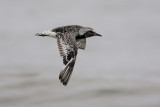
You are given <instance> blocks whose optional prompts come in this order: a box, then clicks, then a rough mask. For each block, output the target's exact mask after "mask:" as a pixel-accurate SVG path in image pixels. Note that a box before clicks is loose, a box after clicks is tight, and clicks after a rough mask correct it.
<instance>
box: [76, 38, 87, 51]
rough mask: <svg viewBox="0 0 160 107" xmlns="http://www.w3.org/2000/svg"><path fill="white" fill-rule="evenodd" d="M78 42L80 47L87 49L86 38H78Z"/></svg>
mask: <svg viewBox="0 0 160 107" xmlns="http://www.w3.org/2000/svg"><path fill="white" fill-rule="evenodd" d="M76 42H77V47H78V48H79V49H83V50H85V48H86V39H78V40H76Z"/></svg>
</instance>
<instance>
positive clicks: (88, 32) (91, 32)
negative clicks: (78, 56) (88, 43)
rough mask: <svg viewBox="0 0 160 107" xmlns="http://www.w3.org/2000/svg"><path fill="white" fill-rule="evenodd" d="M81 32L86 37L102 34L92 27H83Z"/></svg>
mask: <svg viewBox="0 0 160 107" xmlns="http://www.w3.org/2000/svg"><path fill="white" fill-rule="evenodd" d="M79 34H80V35H84V36H85V37H86V38H88V37H92V36H101V35H100V34H98V33H96V32H95V31H94V29H92V28H90V27H83V28H82V29H80V31H79Z"/></svg>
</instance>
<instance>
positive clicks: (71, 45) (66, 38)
mask: <svg viewBox="0 0 160 107" xmlns="http://www.w3.org/2000/svg"><path fill="white" fill-rule="evenodd" d="M36 35H37V36H49V37H53V38H57V43H58V48H59V52H60V55H61V56H62V57H63V64H64V68H63V69H62V70H61V72H60V75H59V79H60V81H61V82H62V83H63V85H67V83H68V81H69V79H70V76H71V74H72V71H73V68H74V64H75V61H76V56H77V50H78V49H83V50H84V49H85V47H86V38H88V37H92V36H101V35H100V34H98V33H96V32H95V31H94V30H93V29H92V28H90V27H83V26H78V25H69V26H62V27H58V28H55V29H52V30H46V31H44V32H42V33H37V34H36Z"/></svg>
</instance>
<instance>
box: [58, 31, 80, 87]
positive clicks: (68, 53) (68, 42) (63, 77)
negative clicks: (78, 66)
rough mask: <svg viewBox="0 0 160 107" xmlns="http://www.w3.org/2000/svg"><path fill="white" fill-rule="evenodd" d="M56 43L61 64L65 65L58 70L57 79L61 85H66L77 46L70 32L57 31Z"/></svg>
mask: <svg viewBox="0 0 160 107" xmlns="http://www.w3.org/2000/svg"><path fill="white" fill-rule="evenodd" d="M57 43H58V48H59V52H60V55H61V56H62V57H63V64H64V65H65V67H64V68H63V69H62V71H61V72H60V75H59V79H60V81H61V82H62V83H63V85H67V83H68V81H69V79H70V76H71V74H72V71H73V68H74V64H75V61H76V56H77V49H78V48H77V44H76V40H75V38H74V35H72V34H63V33H59V34H58V35H57Z"/></svg>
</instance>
